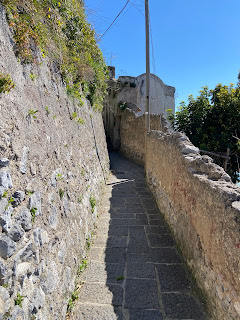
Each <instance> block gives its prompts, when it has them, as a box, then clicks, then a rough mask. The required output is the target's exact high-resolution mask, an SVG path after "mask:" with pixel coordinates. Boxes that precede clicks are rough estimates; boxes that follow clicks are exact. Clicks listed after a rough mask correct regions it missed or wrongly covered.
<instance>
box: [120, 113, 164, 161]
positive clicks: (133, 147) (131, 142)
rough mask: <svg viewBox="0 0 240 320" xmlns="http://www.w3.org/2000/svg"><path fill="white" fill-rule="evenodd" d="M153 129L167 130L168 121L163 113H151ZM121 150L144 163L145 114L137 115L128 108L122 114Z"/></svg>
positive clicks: (127, 155)
mask: <svg viewBox="0 0 240 320" xmlns="http://www.w3.org/2000/svg"><path fill="white" fill-rule="evenodd" d="M150 123H151V129H152V130H163V131H166V130H167V127H166V125H167V123H166V121H165V120H164V118H163V117H162V116H161V115H154V114H152V115H151V118H150ZM119 132H120V141H121V148H120V152H121V153H122V154H124V155H125V156H126V157H127V158H129V159H132V160H133V161H135V162H137V163H138V164H141V165H144V158H145V115H143V116H141V117H137V116H136V114H135V113H134V112H133V111H131V110H129V109H126V110H124V111H123V112H122V114H121V122H120V130H119Z"/></svg>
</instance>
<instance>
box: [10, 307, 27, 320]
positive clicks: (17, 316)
mask: <svg viewBox="0 0 240 320" xmlns="http://www.w3.org/2000/svg"><path fill="white" fill-rule="evenodd" d="M26 319H27V317H26V315H25V313H24V310H23V309H22V308H21V307H19V306H15V307H14V309H13V312H12V313H11V320H26Z"/></svg>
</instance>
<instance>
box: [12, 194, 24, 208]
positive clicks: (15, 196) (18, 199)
mask: <svg viewBox="0 0 240 320" xmlns="http://www.w3.org/2000/svg"><path fill="white" fill-rule="evenodd" d="M12 198H13V200H14V201H13V202H12V206H13V207H17V206H18V205H19V204H20V203H21V202H22V201H23V200H24V199H25V193H24V191H21V190H18V191H15V192H14V194H13V195H12Z"/></svg>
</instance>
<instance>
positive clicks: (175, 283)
mask: <svg viewBox="0 0 240 320" xmlns="http://www.w3.org/2000/svg"><path fill="white" fill-rule="evenodd" d="M156 268H157V273H158V278H159V282H160V286H161V290H162V292H177V291H190V290H191V281H190V280H189V278H188V277H187V273H186V270H185V268H184V267H183V265H181V264H175V265H156Z"/></svg>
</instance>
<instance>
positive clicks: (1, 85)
mask: <svg viewBox="0 0 240 320" xmlns="http://www.w3.org/2000/svg"><path fill="white" fill-rule="evenodd" d="M14 87H15V84H14V83H13V82H12V79H11V77H10V75H9V74H3V73H0V93H5V92H9V91H10V90H11V89H13V88H14Z"/></svg>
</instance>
